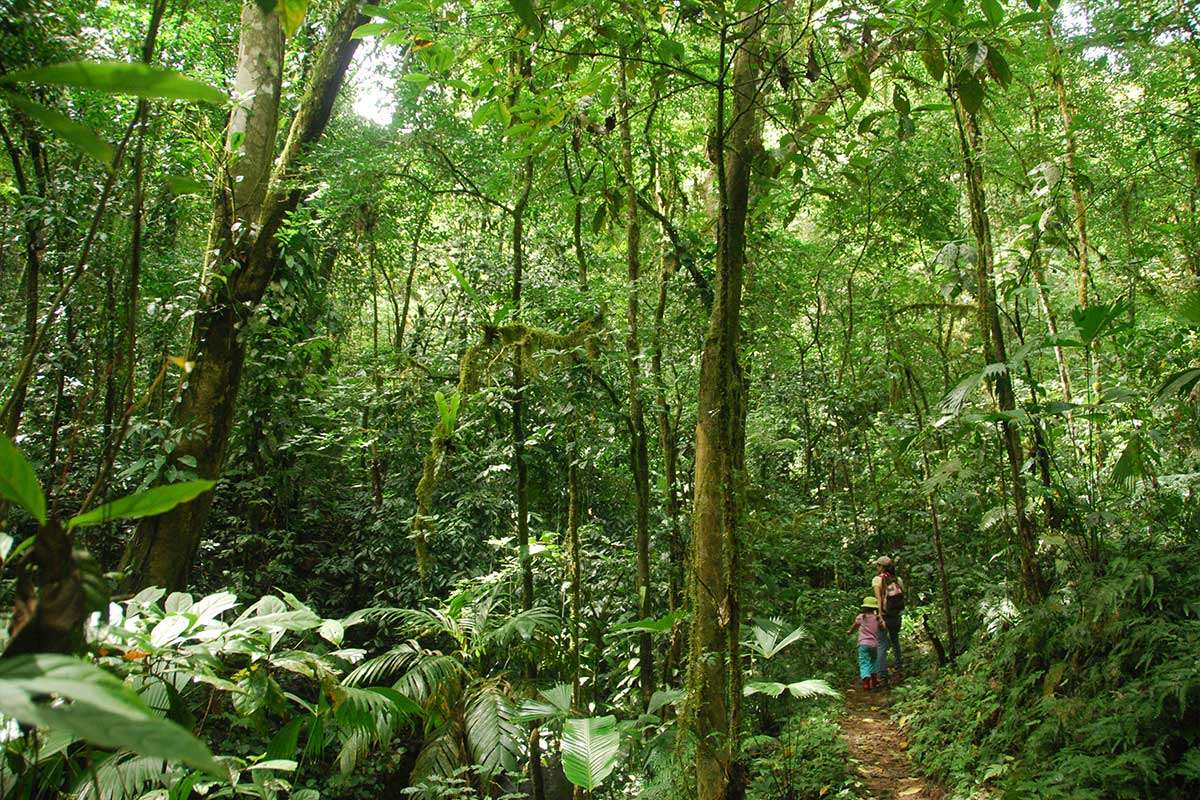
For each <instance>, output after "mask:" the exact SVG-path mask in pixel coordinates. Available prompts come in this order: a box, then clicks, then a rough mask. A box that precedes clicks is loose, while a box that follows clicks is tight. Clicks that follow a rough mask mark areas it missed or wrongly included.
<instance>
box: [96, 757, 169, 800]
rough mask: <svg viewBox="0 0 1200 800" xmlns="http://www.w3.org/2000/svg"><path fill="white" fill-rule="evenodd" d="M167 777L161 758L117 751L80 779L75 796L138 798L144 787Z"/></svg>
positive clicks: (116, 799) (98, 799) (100, 799)
mask: <svg viewBox="0 0 1200 800" xmlns="http://www.w3.org/2000/svg"><path fill="white" fill-rule="evenodd" d="M165 774H166V762H165V761H163V760H162V759H161V758H153V757H151V756H140V755H136V754H134V753H129V752H124V751H122V752H117V753H113V754H112V755H111V756H109V757H108V758H106V759H105V760H104V761H102V762H100V763H99V764H98V765H97V766H96V767H95V769H94V770H92V772H90V773H87V774H85V775H84V776H83V777H82V778H80V780H79V783H78V784H76V786H75V793H74V797H76V798H77V799H78V800H126V799H127V798H134V797H141V795H142V793H143V791H144V790H145V788H146V786H147V785H148V784H151V783H157V782H160V781H161V780H162V778H163V776H164V775H165Z"/></svg>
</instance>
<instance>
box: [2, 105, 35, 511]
mask: <svg viewBox="0 0 1200 800" xmlns="http://www.w3.org/2000/svg"><path fill="white" fill-rule="evenodd" d="M0 139H2V140H3V142H4V148H5V150H7V151H8V157H9V160H11V161H12V167H13V176H14V179H15V180H16V183H17V190H18V191H19V192H20V193H21V196H22V197H30V196H32V194H33V192H31V191H30V186H29V181H28V179H27V178H26V176H25V171H24V169H22V166H21V153H20V151H19V150H18V149H17V147H16V144H15V143H14V142H13V140H12V139H11V138H10V137H9V135H8V131H7V130H6V129H5V128H4V126H3V124H2V123H0ZM28 143H29V149H30V156H31V159H32V161H33V163H34V167H35V169H36V163H37V157H38V156H37V151H38V150H39V149H40V148H41V144H40V143H39V142H38V140H37V139H36V138H33V137H29V138H28ZM39 195H40V196H41V197H43V198H44V197H45V191H44V189H42V188H41V187H40V186H39ZM41 247H42V226H41V225H40V224H39V223H38V222H37V220H36V219H35V218H33V217H32V216H31V217H29V218H27V219H26V221H25V281H24V284H23V286H22V287H21V288H22V289H23V296H24V301H25V333H24V335H25V338H24V341H23V342H22V352H23V354H24V357H25V358H30V357H31V354H32V352H33V347H34V343H35V341H36V338H37V327H38V325H37V318H38V293H39V279H40V277H41V274H42V257H41ZM27 391H28V382H27V381H18V382H17V383H16V385H15V386H14V387H13V394H12V396H11V398H10V400H9V413H8V416H7V418H6V419H5V420H4V432H5V433H6V434H7V435H8V438H10V439H13V438H15V437H16V435H17V430H18V429H19V428H20V427H21V415H22V414H23V413H24V412H25V396H26V392H27ZM2 510H3V506H0V511H2Z"/></svg>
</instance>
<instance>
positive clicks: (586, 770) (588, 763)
mask: <svg viewBox="0 0 1200 800" xmlns="http://www.w3.org/2000/svg"><path fill="white" fill-rule="evenodd" d="M620 749H621V735H620V734H619V733H618V732H617V718H616V717H612V716H608V717H588V718H587V719H569V720H567V721H566V722H565V723H564V724H563V735H562V764H563V774H564V775H566V776H567V780H569V781H570V782H571V783H573V784H575V785H576V786H579V787H582V788H584V789H587V790H588V791H591V790H593V789H596V788H597V787H599V786H600V784H602V783H604V779H605V778H607V777H608V776H609V775H610V774H612V771H613V770H614V769H616V766H617V753H618V752H619V751H620Z"/></svg>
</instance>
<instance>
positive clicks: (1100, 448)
mask: <svg viewBox="0 0 1200 800" xmlns="http://www.w3.org/2000/svg"><path fill="white" fill-rule="evenodd" d="M1043 13H1044V14H1045V16H1044V18H1043V20H1042V25H1043V30H1044V32H1045V34H1046V41H1047V43H1049V45H1050V58H1051V62H1050V80H1051V82H1052V83H1053V84H1054V93H1055V96H1056V97H1057V99H1058V113H1059V117H1060V119H1061V120H1062V127H1063V138H1064V139H1065V140H1066V165H1067V180H1068V182H1069V183H1070V185H1071V204H1072V205H1073V206H1074V208H1075V224H1074V227H1075V249H1076V254H1075V257H1076V261H1077V263H1078V271H1077V272H1076V274H1075V291H1076V299H1077V301H1078V303H1079V307H1080V308H1087V307H1088V304H1089V300H1090V295H1091V293H1090V289H1091V286H1092V272H1091V266H1090V263H1089V260H1088V258H1089V253H1088V247H1089V245H1088V232H1087V202H1086V201H1085V200H1084V198H1083V185H1082V183H1081V181H1080V176H1079V166H1078V160H1077V157H1076V153H1077V147H1076V142H1075V118H1074V115H1073V114H1072V112H1071V102H1070V98H1068V96H1067V83H1066V81H1065V80H1064V79H1063V73H1062V53H1061V52H1060V51H1059V49H1058V42H1057V41H1055V38H1054V23H1053V20H1052V17H1053V14H1054V12H1053V11H1052V10H1051V9H1049V7H1047V9H1046V10H1044V11H1043ZM1085 358H1086V359H1087V366H1088V370H1089V372H1091V375H1089V376H1088V377H1089V386H1088V389H1089V391H1090V392H1091V393H1092V394H1093V395H1094V397H1095V400H1094V401H1093V400H1091V399H1089V401H1088V402H1089V404H1090V403H1091V402H1098V401H1099V399H1100V395H1101V385H1100V360H1099V347H1098V343H1096V342H1093V343H1092V344H1091V346H1090V347H1089V348H1088V349H1087V352H1086V354H1085ZM1088 457H1089V459H1090V461H1091V464H1090V467H1091V473H1092V474H1091V476H1090V478H1089V480H1091V481H1092V482H1093V483H1094V482H1095V481H1096V479H1097V478H1096V469H1097V464H1096V462H1097V460H1099V462H1100V463H1101V464H1103V462H1104V457H1105V456H1104V438H1103V437H1102V436H1101V435H1100V432H1099V430H1098V429H1097V427H1096V420H1095V419H1094V418H1092V417H1089V418H1088ZM1089 493H1090V492H1089Z"/></svg>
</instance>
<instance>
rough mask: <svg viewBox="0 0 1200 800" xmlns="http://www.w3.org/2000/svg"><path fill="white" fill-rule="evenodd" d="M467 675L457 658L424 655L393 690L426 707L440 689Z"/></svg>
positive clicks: (402, 676) (395, 684) (399, 679)
mask: <svg viewBox="0 0 1200 800" xmlns="http://www.w3.org/2000/svg"><path fill="white" fill-rule="evenodd" d="M465 674H466V669H465V668H464V667H463V665H462V662H461V661H459V660H458V658H456V657H455V656H448V655H442V654H440V653H431V654H423V655H422V656H421V657H420V658H418V659H417V660H416V661H415V662H414V663H413V665H412V667H411V668H410V669H409V670H408V672H406V673H404V674H403V675H401V676H400V677H399V678H398V679H397V680H396V682H395V683H393V684H392V688H393V689H395V690H396V691H398V692H400V693H401V694H403V695H405V696H407V697H411V698H412V699H413V700H415V701H417V702H418V703H420V704H422V705H424V704H425V703H426V702H427V701H428V700H429V698H430V697H432V696H433V695H434V694H436V693H437V692H438V690H439V689H441V688H442V687H443V686H445V685H446V684H448V683H450V682H452V681H455V680H458V679H459V678H461V677H462V676H464V675H465Z"/></svg>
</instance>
